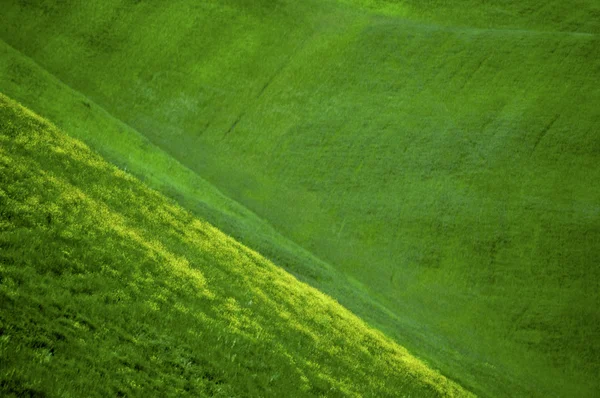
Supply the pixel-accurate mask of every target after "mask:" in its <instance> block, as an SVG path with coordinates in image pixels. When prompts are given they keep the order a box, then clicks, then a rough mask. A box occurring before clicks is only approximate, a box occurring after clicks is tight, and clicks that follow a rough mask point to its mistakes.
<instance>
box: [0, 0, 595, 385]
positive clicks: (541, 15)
mask: <svg viewBox="0 0 600 398" xmlns="http://www.w3.org/2000/svg"><path fill="white" fill-rule="evenodd" d="M344 3H345V5H341V4H340V3H335V2H326V1H323V2H312V1H307V2H299V3H298V2H291V1H283V0H282V1H277V2H271V1H269V2H268V1H254V2H245V1H205V2H189V1H174V2H169V3H168V4H161V5H159V4H155V3H152V2H145V1H142V2H133V1H117V0H114V1H109V2H102V3H95V2H88V4H86V5H81V4H79V3H77V4H75V2H72V3H69V4H68V5H60V6H59V5H57V4H55V3H53V2H49V1H45V2H18V1H6V7H5V11H4V13H3V16H2V17H1V18H2V21H0V22H1V23H0V37H1V38H2V39H4V40H5V41H6V42H7V43H9V44H10V45H11V46H12V47H14V48H15V49H16V50H18V51H20V52H22V53H23V54H25V55H27V56H29V57H31V58H32V59H33V60H34V61H36V62H37V63H38V64H39V65H41V66H42V67H44V68H46V69H47V70H48V71H49V72H51V73H52V74H54V75H55V76H57V77H58V78H60V79H61V80H62V81H63V82H65V83H66V84H68V85H69V86H71V87H72V88H74V89H75V90H78V91H80V92H81V93H82V94H84V95H85V96H87V97H88V98H90V103H92V104H99V105H101V106H102V107H104V108H105V109H106V110H107V111H108V112H109V113H110V114H111V115H113V116H115V117H116V118H118V119H120V120H121V121H123V122H125V123H126V124H128V125H129V126H131V127H133V128H135V129H136V130H137V131H138V132H140V133H141V134H143V135H145V136H146V137H147V138H148V139H149V140H150V141H151V142H152V143H154V144H155V145H157V146H159V147H160V148H162V149H163V150H165V151H166V152H167V153H169V154H170V155H172V156H173V157H174V158H175V159H177V160H178V161H179V162H180V163H181V164H183V165H185V166H187V168H188V169H189V170H192V171H194V172H196V173H197V174H198V175H200V176H202V177H203V178H204V179H206V180H207V181H209V182H210V183H212V184H214V185H215V186H216V187H218V188H219V189H220V190H221V192H223V193H225V194H226V195H228V196H229V197H231V198H233V199H235V200H237V201H238V202H239V203H240V204H242V205H244V206H246V207H247V208H248V209H250V210H251V211H252V212H253V214H254V215H257V216H258V217H261V218H263V219H264V220H266V222H268V223H269V224H270V225H272V226H273V227H274V228H275V229H276V230H277V231H278V232H280V233H282V234H283V235H285V236H286V237H287V238H289V239H291V240H292V241H294V242H295V243H296V244H298V245H299V246H301V247H303V248H304V249H308V250H309V251H310V252H311V253H312V254H314V255H316V256H317V257H319V258H321V259H323V260H326V261H327V263H329V264H330V265H331V266H333V267H335V269H336V270H337V271H341V272H344V273H345V275H346V277H347V278H348V280H349V281H353V280H355V281H357V282H356V285H357V286H358V287H364V286H366V288H365V291H366V292H367V293H368V294H370V295H371V297H372V298H373V299H375V300H377V301H378V302H380V303H383V304H384V305H385V307H386V309H387V311H389V312H390V313H391V315H389V318H385V317H382V318H380V319H378V320H376V321H378V322H377V323H378V326H380V327H381V328H382V329H383V330H385V331H386V333H388V334H389V335H391V336H394V338H396V340H398V341H400V342H402V343H403V344H404V343H405V342H406V344H407V346H409V347H411V348H413V349H414V351H415V352H418V353H419V355H421V356H423V357H425V358H427V359H428V360H429V361H431V362H432V363H435V365H436V366H438V367H439V368H440V369H442V370H443V371H444V372H445V373H446V374H449V375H451V376H452V377H453V378H456V379H457V380H460V381H461V383H463V384H464V385H467V386H469V387H473V389H474V390H475V391H476V392H478V393H480V394H482V395H496V396H515V395H539V396H548V395H557V396H594V395H595V393H596V392H597V391H598V389H599V385H598V378H597V374H598V373H599V372H600V369H599V364H600V341H599V338H598V337H597V336H598V333H597V331H598V327H597V325H598V324H599V323H600V319H599V318H600V315H599V312H598V305H599V304H600V299H599V293H598V292H599V291H600V287H599V285H598V283H599V282H598V281H599V280H600V279H599V277H600V275H598V272H599V271H598V267H597V266H596V264H595V259H597V258H598V257H599V255H600V252H599V251H600V244H599V242H600V227H599V226H600V205H599V198H600V187H599V185H598V183H597V181H598V180H599V178H600V168H599V167H598V164H600V163H599V160H600V159H599V157H600V134H599V133H598V126H599V125H600V91H599V90H600V89H599V88H598V85H597V84H596V82H597V81H598V80H599V78H600V43H599V41H600V40H599V39H598V33H599V32H600V30H599V24H600V18H598V15H599V14H598V4H597V3H596V2H592V1H580V2H577V4H566V3H564V4H563V3H561V2H558V1H550V2H546V3H544V4H537V3H536V2H533V1H524V2H503V3H502V4H494V5H492V4H482V3H481V2H478V1H467V0H465V1H460V2H454V3H452V6H448V5H446V4H447V2H416V1H415V2H412V1H405V2H391V1H377V2H368V1H359V2H353V1H345V2H344ZM356 4H359V5H360V6H361V7H364V8H361V7H356V6H355V5H356ZM9 72H10V73H12V75H18V71H16V70H13V71H9ZM11 95H12V92H11ZM18 98H19V100H22V101H24V102H25V103H27V104H28V105H30V106H32V107H33V108H34V109H35V103H36V102H37V101H39V95H38V92H37V91H36V88H35V87H32V88H31V89H30V90H29V91H27V92H22V93H20V96H19V97H18ZM80 108H81V109H79V108H78V110H77V111H78V112H82V110H83V111H84V109H83V108H85V105H80ZM64 112H65V114H67V113H70V112H71V110H70V109H64ZM64 120H68V117H67V116H65V119H64ZM126 163H127V159H126V157H123V158H122V159H121V164H126ZM185 196H186V194H184V197H183V198H182V201H184V202H185V201H186V200H189V198H186V197H185ZM240 211H242V210H240ZM217 225H219V223H217ZM219 226H220V225H219ZM269 234H270V232H269ZM250 235H251V233H250V232H249V233H248V234H247V235H246V236H250ZM250 239H252V238H250ZM256 246H261V245H260V244H256V245H254V246H253V247H255V248H256V249H258V250H259V251H261V252H262V250H260V249H261V247H256ZM294 250H295V249H294ZM299 260H300V257H293V256H292V257H290V261H289V262H288V263H287V264H281V265H283V266H288V267H290V268H294V269H295V270H296V272H297V273H298V274H301V273H302V271H303V270H302V267H300V266H297V265H294V262H296V261H299ZM300 261H302V260H300ZM310 261H313V260H312V258H311V260H310ZM305 277H306V278H307V280H308V279H310V277H309V276H305ZM313 279H317V278H313ZM347 294H348V293H347V290H342V291H341V292H340V295H339V297H338V296H337V295H336V297H338V299H339V300H340V301H341V302H344V303H346V300H347ZM350 304H352V303H350ZM348 307H349V308H351V309H353V310H355V311H356V312H357V313H359V314H360V315H361V316H365V318H368V311H363V312H361V311H360V308H354V307H352V305H348ZM394 316H395V317H399V318H402V319H410V320H411V321H410V322H411V324H415V325H419V328H420V330H419V329H417V328H415V329H414V330H413V332H412V333H404V332H406V330H402V331H400V332H399V331H398V330H397V326H398V325H396V324H394V323H393V322H391V321H390V319H393V318H394ZM418 332H422V334H425V335H427V337H428V340H429V342H428V344H430V345H427V344H426V343H424V342H423V341H419V340H418V337H417V334H419V333H418ZM431 336H437V338H438V339H440V341H439V343H438V344H435V343H434V342H432V341H431V340H432V338H431ZM440 346H443V347H446V350H445V351H443V352H440V350H439V347H440ZM465 369H467V371H465Z"/></svg>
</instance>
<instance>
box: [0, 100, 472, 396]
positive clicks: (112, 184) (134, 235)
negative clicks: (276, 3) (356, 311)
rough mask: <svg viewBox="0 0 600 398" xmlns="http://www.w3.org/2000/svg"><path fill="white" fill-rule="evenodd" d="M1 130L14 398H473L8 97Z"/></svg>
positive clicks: (0, 265)
mask: <svg viewBox="0 0 600 398" xmlns="http://www.w3.org/2000/svg"><path fill="white" fill-rule="evenodd" d="M0 126H1V130H0V131H1V133H0V140H1V144H2V145H0V168H1V169H2V170H1V172H0V176H1V177H0V215H1V217H0V245H1V247H2V251H1V252H0V253H1V254H0V282H1V283H0V296H1V299H0V305H1V306H2V311H1V312H0V357H1V361H0V362H1V363H2V367H1V373H0V378H1V380H0V389H1V390H2V392H3V394H4V395H9V394H13V395H17V396H19V395H22V394H30V395H31V394H34V395H35V394H38V396H44V395H46V396H63V395H80V394H83V393H85V394H86V395H87V396H107V395H117V396H119V395H121V396H122V395H139V394H141V393H148V392H152V393H153V394H158V395H162V396H173V395H184V394H188V395H196V396H208V395H210V396H249V395H252V396H257V395H261V396H283V395H285V394H286V393H290V392H292V391H293V392H294V395H296V396H313V395H327V396H397V395H398V394H400V395H405V396H409V395H413V396H415V395H416V396H467V395H468V393H466V392H465V391H464V390H462V389H461V388H460V387H459V386H457V385H456V384H454V383H453V382H451V381H449V380H447V379H446V378H444V377H443V376H441V375H439V374H438V373H436V372H434V371H432V370H431V369H429V368H427V367H426V366H425V365H424V364H423V363H421V362H420V361H418V360H417V359H415V358H414V357H412V356H411V355H410V354H408V352H407V351H406V350H405V349H403V348H401V347H399V346H398V345H396V344H394V343H393V342H391V341H390V340H389V339H387V338H385V337H384V336H382V335H381V334H380V333H379V332H377V331H374V330H372V329H369V328H368V327H367V326H366V325H365V324H364V323H363V322H362V321H361V320H360V319H358V318H357V317H355V316H354V315H352V314H351V313H349V312H348V311H347V310H345V309H344V308H343V307H341V306H340V305H339V304H337V303H336V302H335V301H334V300H332V299H331V298H329V297H328V296H325V295H323V294H322V293H320V292H318V291H317V290H315V289H312V288H310V287H309V286H307V285H306V284H304V283H301V282H299V281H297V280H296V279H295V278H294V277H292V276H291V275H289V274H287V273H285V272H284V271H282V270H281V269H280V268H278V267H276V266H275V265H273V264H272V263H270V262H269V261H268V260H266V259H264V258H263V257H261V256H260V255H259V254H257V253H256V252H254V251H252V250H249V249H247V248H246V247H244V246H242V245H240V244H239V243H237V242H236V241H234V240H233V239H231V238H229V237H227V236H226V235H224V234H223V233H221V232H220V231H218V230H217V229H215V228H214V227H212V226H210V225H209V224H207V223H206V222H204V221H201V220H199V219H197V218H194V217H193V216H192V215H190V214H189V213H188V212H186V211H185V210H183V209H182V208H181V207H179V206H177V205H176V204H174V203H173V202H172V201H169V200H167V199H166V198H165V197H163V196H162V195H160V194H158V193H156V192H155V191H152V190H150V189H148V188H147V187H146V186H145V185H144V184H142V183H141V182H139V181H138V180H136V179H135V178H133V177H131V176H129V175H127V174H125V173H124V172H122V171H121V170H119V169H117V168H116V167H114V166H112V165H110V164H108V163H106V162H105V161H104V160H103V159H102V158H100V157H99V156H98V155H95V154H94V153H93V152H91V151H90V150H89V149H88V148H87V147H86V146H85V145H84V144H82V143H81V142H79V141H77V140H74V139H72V138H70V137H68V136H66V135H64V134H63V133H61V132H60V131H59V130H57V129H56V128H55V127H53V126H52V125H51V124H49V123H48V122H47V121H45V120H44V119H41V118H40V117H37V116H36V115H35V114H33V113H32V112H30V111H28V110H26V109H25V108H22V107H21V106H19V105H18V104H17V103H15V102H13V101H12V100H10V99H8V98H7V97H5V96H3V95H2V96H0ZM282 394H283V395H282Z"/></svg>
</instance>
